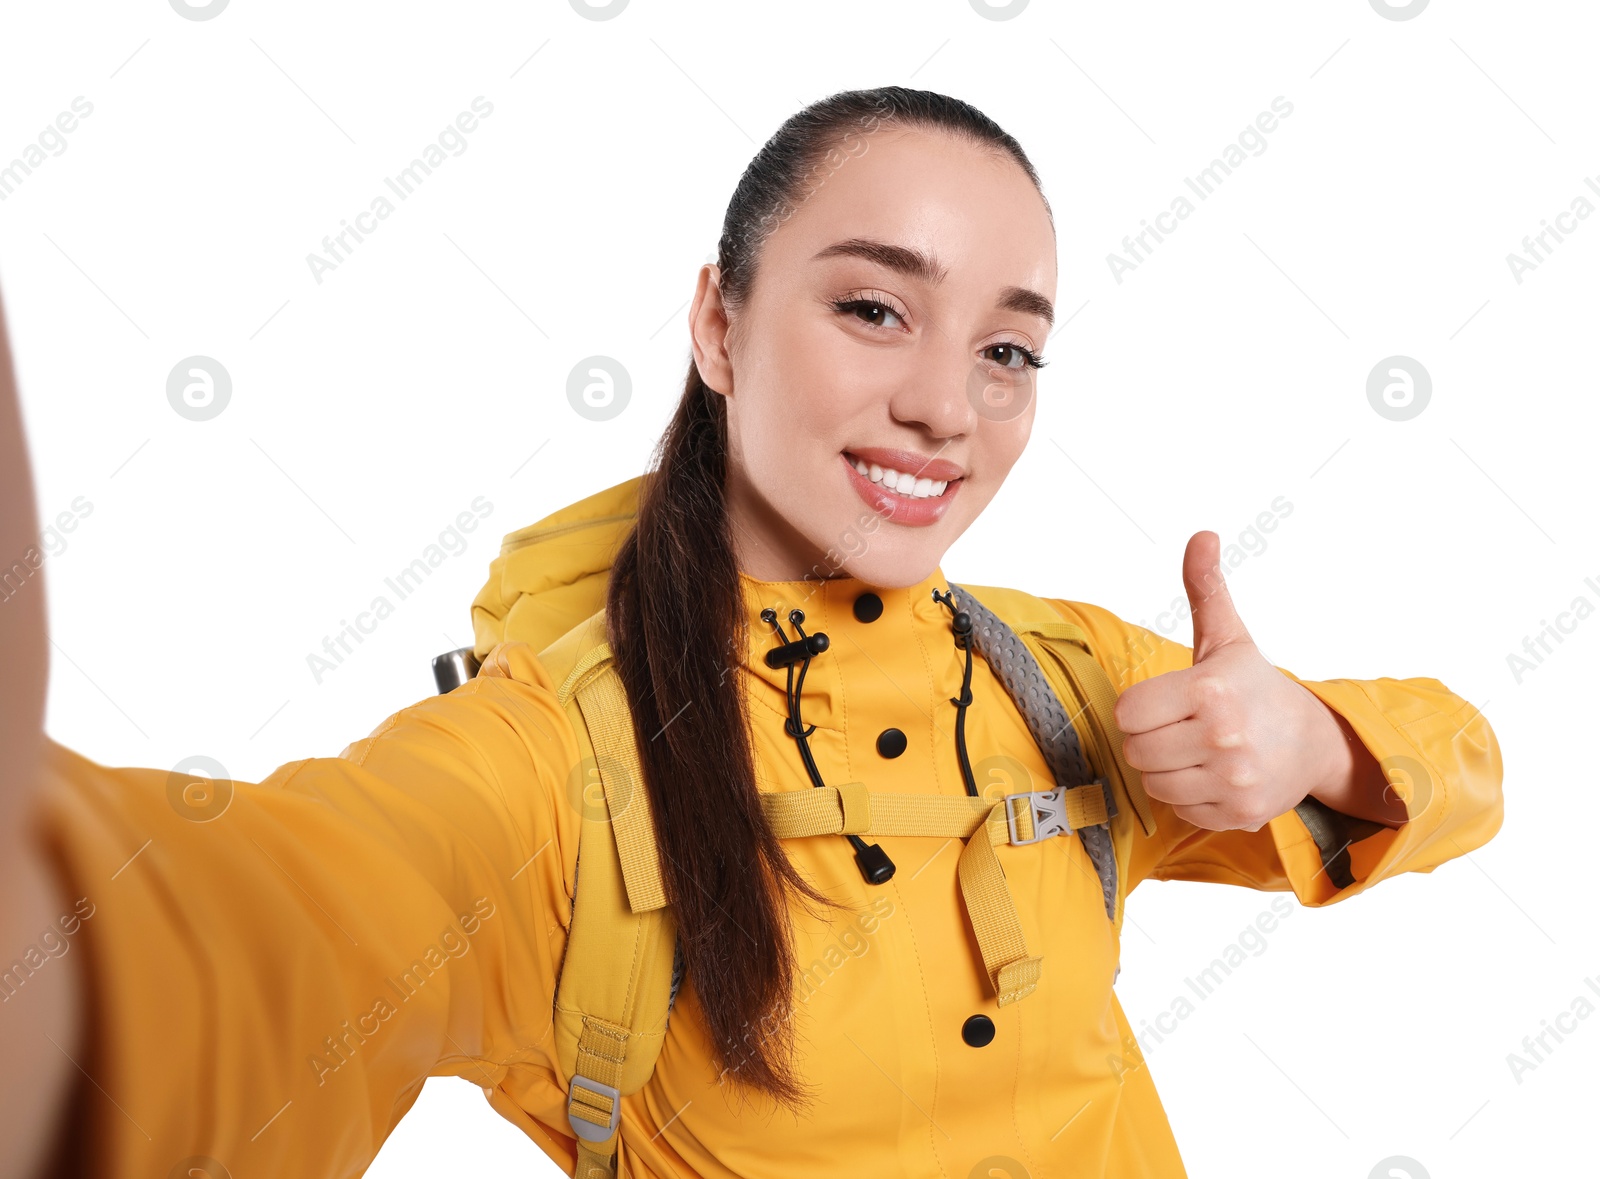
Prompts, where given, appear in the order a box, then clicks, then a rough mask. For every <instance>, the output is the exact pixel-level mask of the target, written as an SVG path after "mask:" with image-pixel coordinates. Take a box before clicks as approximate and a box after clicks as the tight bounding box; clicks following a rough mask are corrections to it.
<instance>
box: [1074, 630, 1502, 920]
mask: <svg viewBox="0 0 1600 1179" xmlns="http://www.w3.org/2000/svg"><path fill="white" fill-rule="evenodd" d="M1052 604H1053V605H1054V606H1055V607H1056V609H1057V610H1059V611H1060V612H1061V614H1062V616H1063V617H1064V618H1066V620H1067V621H1068V622H1071V623H1073V624H1074V625H1076V626H1078V627H1080V628H1082V629H1083V631H1084V632H1085V634H1086V635H1088V636H1089V640H1090V643H1091V646H1092V650H1093V654H1094V656H1095V658H1096V660H1097V662H1099V664H1100V665H1101V666H1102V667H1103V668H1104V669H1105V671H1106V674H1107V675H1108V676H1109V677H1110V679H1111V683H1112V686H1113V687H1114V688H1115V689H1116V691H1117V692H1118V693H1119V694H1120V693H1121V692H1122V691H1123V690H1125V689H1126V688H1128V687H1130V686H1131V685H1133V684H1135V683H1138V682H1140V681H1141V680H1146V679H1150V678H1152V677H1154V676H1158V675H1161V674H1163V673H1165V672H1169V671H1176V670H1179V669H1181V668H1185V667H1189V666H1191V665H1192V663H1193V654H1194V653H1193V651H1192V650H1191V649H1190V648H1188V647H1185V646H1183V645H1182V644H1181V643H1174V642H1171V641H1169V640H1167V639H1164V638H1162V637H1161V636H1159V635H1157V634H1155V633H1154V632H1152V631H1150V630H1147V629H1145V628H1144V627H1141V626H1135V625H1133V624H1131V623H1127V622H1124V621H1123V620H1122V619H1120V618H1118V617H1117V616H1116V615H1114V614H1112V613H1111V612H1110V611H1108V610H1105V609H1103V608H1101V607H1099V606H1092V605H1089V604H1087V603H1083V602H1071V601H1063V600H1052ZM1278 670H1279V671H1281V672H1283V674H1284V675H1286V676H1288V677H1289V678H1290V679H1292V680H1294V681H1295V682H1296V683H1298V684H1301V685H1302V686H1304V687H1305V688H1306V689H1308V690H1309V691H1310V692H1312V693H1313V694H1314V695H1315V696H1316V697H1317V698H1318V699H1319V700H1321V701H1322V702H1323V703H1324V704H1326V705H1327V706H1328V707H1329V708H1330V709H1331V710H1332V711H1333V712H1335V713H1337V714H1338V715H1339V716H1341V717H1343V718H1344V719H1345V721H1347V722H1348V723H1349V725H1350V727H1351V729H1352V730H1353V731H1354V732H1355V734H1356V736H1357V738H1359V739H1360V741H1361V742H1362V743H1363V744H1364V745H1365V746H1366V747H1367V749H1368V751H1370V752H1371V754H1372V756H1373V757H1374V758H1375V759H1376V760H1377V762H1378V764H1379V765H1380V766H1381V767H1382V768H1383V769H1384V771H1385V773H1386V774H1387V776H1388V778H1389V781H1390V782H1391V783H1392V784H1393V787H1394V790H1395V793H1396V794H1397V795H1398V796H1399V797H1400V798H1401V799H1403V800H1404V801H1405V803H1406V808H1407V812H1408V814H1407V820H1406V822H1405V823H1403V824H1401V825H1400V826H1399V827H1394V828H1391V827H1386V826H1384V825H1382V824H1379V823H1374V822H1371V821H1368V820H1365V819H1359V818H1355V817H1352V816H1348V815H1343V814H1340V813H1339V812H1337V811H1334V810H1331V809H1330V808H1328V807H1327V806H1324V805H1323V804H1322V803H1320V802H1319V801H1318V800H1316V799H1313V798H1310V797H1309V796H1308V797H1307V798H1306V800H1305V801H1304V802H1302V803H1301V804H1299V805H1298V806H1296V807H1295V808H1293V809H1292V810H1288V811H1285V812H1284V813H1283V814H1281V815H1279V816H1277V817H1276V818H1274V819H1272V820H1271V821H1269V822H1268V823H1266V824H1265V825H1263V826H1262V827H1261V829H1260V830H1259V831H1253V832H1252V831H1242V830H1237V831H1210V830H1207V829H1205V828H1202V827H1196V826H1195V825H1194V824H1192V823H1188V822H1186V821H1184V820H1183V819H1180V818H1178V816H1177V815H1176V814H1175V813H1174V812H1173V810H1172V807H1171V806H1170V805H1169V804H1167V803H1164V802H1160V801H1158V800H1156V799H1151V800H1150V804H1151V809H1152V812H1153V814H1154V816H1155V820H1156V834H1155V836H1153V837H1149V838H1146V837H1145V836H1144V834H1143V832H1142V831H1138V832H1137V834H1136V837H1135V838H1134V840H1133V844H1132V851H1131V855H1130V862H1129V863H1128V864H1126V865H1124V870H1125V871H1126V872H1127V873H1128V882H1127V889H1128V891H1130V892H1131V891H1132V889H1133V888H1134V887H1135V886H1136V885H1137V884H1138V883H1139V882H1140V881H1141V880H1144V879H1148V878H1153V879H1156V880H1207V881H1215V882H1219V883H1223V884H1238V885H1244V886H1246V887H1249V888H1258V889H1266V890H1274V891H1286V890H1293V892H1294V894H1295V896H1296V897H1297V898H1298V899H1299V901H1300V903H1301V904H1302V905H1308V906H1320V905H1326V904H1332V903H1334V902H1337V901H1341V900H1344V899H1346V898H1347V897H1351V896H1354V895H1356V894H1357V893H1359V892H1363V891H1365V890H1366V889H1367V888H1369V887H1371V886H1372V885H1374V884H1376V883H1377V882H1378V881H1380V880H1384V879H1386V878H1388V877H1390V876H1394V875H1397V874H1398V873H1401V872H1431V871H1433V869H1434V868H1436V867H1438V866H1439V865H1440V864H1442V863H1444V862H1445V861H1446V860H1450V859H1454V858H1455V857H1457V856H1461V855H1465V854H1466V853H1467V852H1469V851H1472V850H1473V849H1474V848H1478V847H1481V846H1483V845H1484V844H1485V843H1487V842H1488V841H1489V840H1490V839H1491V838H1492V837H1493V836H1494V834H1495V832H1497V831H1498V830H1499V829H1500V824H1501V820H1502V817H1503V809H1504V808H1503V801H1502V797H1501V790H1500V783H1501V760H1500V746H1499V743H1498V742H1497V741H1496V740H1495V735H1494V730H1493V729H1491V728H1490V727H1489V722H1488V720H1487V719H1486V718H1485V717H1484V716H1483V714H1482V713H1481V712H1479V711H1478V710H1477V709H1476V708H1475V707H1473V706H1472V705H1471V704H1470V703H1468V702H1467V701H1465V700H1463V699H1461V697H1459V696H1457V695H1455V694H1454V693H1453V692H1451V691H1450V690H1449V689H1448V688H1446V687H1445V686H1444V685H1443V684H1442V683H1440V682H1439V681H1438V680H1435V679H1426V678H1416V679H1388V678H1382V679H1375V680H1348V679H1338V680H1303V679H1300V678H1299V677H1298V676H1296V675H1294V674H1293V673H1291V672H1288V671H1285V670H1284V669H1283V668H1279V669H1278ZM1135 826H1137V825H1135Z"/></svg>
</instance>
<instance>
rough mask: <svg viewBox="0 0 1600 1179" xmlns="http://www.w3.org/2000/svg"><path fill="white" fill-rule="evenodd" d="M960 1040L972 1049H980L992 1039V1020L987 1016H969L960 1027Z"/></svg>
mask: <svg viewBox="0 0 1600 1179" xmlns="http://www.w3.org/2000/svg"><path fill="white" fill-rule="evenodd" d="M961 1038H962V1039H963V1040H965V1041H966V1042H967V1043H968V1044H971V1045H972V1046H973V1047H974V1048H982V1047H983V1046H984V1045H985V1044H987V1043H988V1042H989V1041H990V1040H992V1039H994V1020H992V1019H990V1018H989V1017H988V1016H987V1015H969V1016H967V1022H966V1023H964V1024H962V1025H961Z"/></svg>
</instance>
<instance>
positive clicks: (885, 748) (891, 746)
mask: <svg viewBox="0 0 1600 1179" xmlns="http://www.w3.org/2000/svg"><path fill="white" fill-rule="evenodd" d="M905 751H906V735H905V734H904V733H902V732H901V731H900V730H899V729H885V730H884V731H883V732H881V733H879V734H878V752H879V753H880V754H882V755H883V756H884V757H899V756H900V755H901V754H902V753H904V752H905Z"/></svg>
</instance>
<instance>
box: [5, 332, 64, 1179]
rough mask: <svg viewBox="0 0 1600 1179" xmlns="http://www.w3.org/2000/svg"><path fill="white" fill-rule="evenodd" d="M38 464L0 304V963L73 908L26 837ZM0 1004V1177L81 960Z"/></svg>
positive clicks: (39, 664)
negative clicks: (0, 667) (32, 459)
mask: <svg viewBox="0 0 1600 1179" xmlns="http://www.w3.org/2000/svg"><path fill="white" fill-rule="evenodd" d="M38 531H39V529H38V518H37V515H36V513H35V511H34V500H33V475H32V468H31V467H30V465H29V463H28V447H27V442H26V440H25V438H24V436H23V432H22V410H21V407H20V406H19V405H18V404H17V390H16V379H15V376H14V374H13V372H12V368H11V347H10V344H9V342H8V341H7V339H6V325H5V312H4V308H3V306H0V653H3V655H4V659H5V670H4V674H3V675H0V956H4V957H0V969H3V963H4V962H7V961H9V960H10V958H9V956H10V955H11V954H13V953H15V952H17V951H18V950H19V949H20V948H21V947H22V946H24V945H30V944H32V943H33V942H34V940H35V939H37V938H38V936H39V931H40V930H41V929H46V928H49V927H51V926H52V925H53V924H54V923H55V920H56V918H57V917H58V916H59V915H60V914H61V913H63V912H67V911H69V910H70V906H63V905H62V903H61V902H62V897H61V889H60V887H59V885H58V884H57V882H56V880H55V878H54V877H53V875H52V874H51V872H50V870H49V868H48V866H47V865H46V863H45V862H44V859H43V858H42V856H41V855H40V854H39V852H38V851H37V850H36V849H35V848H34V846H33V843H32V841H31V840H30V839H29V838H28V831H27V824H28V820H29V815H30V813H31V810H32V804H33V801H34V797H35V795H36V794H37V790H38V788H37V782H38V770H39V754H40V744H41V739H42V737H43V733H44V693H45V675H46V668H47V663H46V659H45V603H44V579H43V576H42V574H41V573H40V572H39V568H38V567H39V565H40V564H41V562H42V558H41V557H40V554H39V549H38V539H39V535H38ZM60 965H61V970H60V973H58V974H57V975H56V976H55V978H54V980H53V982H52V985H50V986H47V987H30V988H27V989H26V990H25V991H19V992H18V993H17V994H16V995H14V996H12V997H11V998H10V999H9V1000H8V1001H7V1002H6V1003H5V1004H4V1005H3V1006H0V1060H3V1061H5V1062H6V1064H5V1067H4V1068H0V1142H4V1143H6V1149H5V1150H4V1151H0V1179H26V1177H27V1176H31V1175H34V1174H36V1173H37V1171H38V1169H39V1167H40V1166H41V1165H42V1163H43V1161H44V1158H43V1156H44V1151H45V1149H46V1146H47V1144H48V1143H49V1142H50V1141H51V1139H52V1138H53V1136H54V1135H53V1131H54V1129H55V1127H56V1124H57V1119H58V1117H59V1115H60V1114H61V1113H62V1109H63V1106H64V1105H65V1100H66V1094H67V1091H68V1082H69V1081H70V1080H71V1079H72V1075H73V1071H74V1070H73V1065H72V1061H71V1060H70V1059H69V1054H72V1055H76V1052H77V1046H78V1041H79V1038H80V1035H81V1032H80V1028H79V1017H78V996H79V991H78V986H79V983H80V980H79V978H78V976H77V964H76V962H63V963H61V964H60Z"/></svg>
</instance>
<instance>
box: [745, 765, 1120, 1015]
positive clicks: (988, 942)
mask: <svg viewBox="0 0 1600 1179" xmlns="http://www.w3.org/2000/svg"><path fill="white" fill-rule="evenodd" d="M761 806H762V811H763V813H764V814H765V816H766V819H767V823H768V824H769V825H770V826H771V828H772V832H773V834H774V835H776V836H777V837H778V838H779V839H796V838H803V837H805V836H811V835H837V834H849V833H851V832H855V833H857V834H862V835H910V836H919V835H920V836H931V837H934V838H944V839H962V840H965V841H966V846H965V847H964V848H963V849H962V852H961V858H960V860H959V861H958V863H957V874H958V876H959V878H960V882H961V900H962V903H963V904H964V905H965V906H966V910H967V921H968V923H969V924H970V926H971V927H972V933H973V937H974V938H975V939H976V941H977V943H978V952H979V953H980V954H981V955H982V957H983V966H984V971H985V972H986V973H987V974H988V976H989V983H990V985H991V986H992V987H993V988H994V993H995V999H996V1002H997V1003H998V1004H999V1006H1001V1007H1004V1006H1005V1005H1006V1004H1008V1003H1014V1002H1016V1001H1017V1000H1018V999H1022V998H1025V997H1026V996H1027V995H1029V994H1030V993H1032V991H1033V989H1034V987H1036V986H1037V985H1038V984H1039V978H1040V975H1041V973H1042V970H1043V966H1044V959H1043V958H1041V957H1038V956H1036V955H1032V954H1029V953H1028V947H1027V944H1026V942H1025V941H1024V939H1023V933H1022V923H1021V921H1020V919H1019V918H1018V917H1017V905H1016V901H1015V899H1014V898H1013V897H1012V895H1011V890H1010V888H1009V887H1008V886H1007V884H1006V877H1005V872H1004V871H1003V870H1002V868H1001V866H1000V857H999V856H997V855H996V854H995V850H994V849H995V848H996V847H998V846H1000V845H1001V844H1006V843H1009V844H1018V845H1021V844H1030V843H1038V842H1040V841H1041V840H1044V839H1048V838H1049V837H1050V836H1052V835H1071V834H1072V833H1073V832H1074V831H1077V830H1080V829H1082V828H1084V827H1091V826H1097V825H1100V824H1103V823H1105V822H1106V820H1107V815H1106V797H1105V791H1104V790H1102V789H1101V787H1100V786H1099V784H1097V783H1090V784H1087V785H1083V786H1076V787H1073V788H1071V789H1064V788H1062V787H1059V786H1058V787H1056V788H1055V789H1054V790H1028V791H1022V792H1020V793H1017V794H1008V795H1006V796H1005V797H1004V798H1002V799H1000V800H999V801H991V800H989V799H985V798H972V797H969V796H967V795H961V796H953V795H928V794H903V793H897V792H894V791H874V790H868V789H867V788H866V786H865V785H863V784H862V783H860V782H844V783H841V784H840V785H838V786H810V787H805V788H803V789H799V790H780V791H772V792H769V793H764V794H762V796H761Z"/></svg>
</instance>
